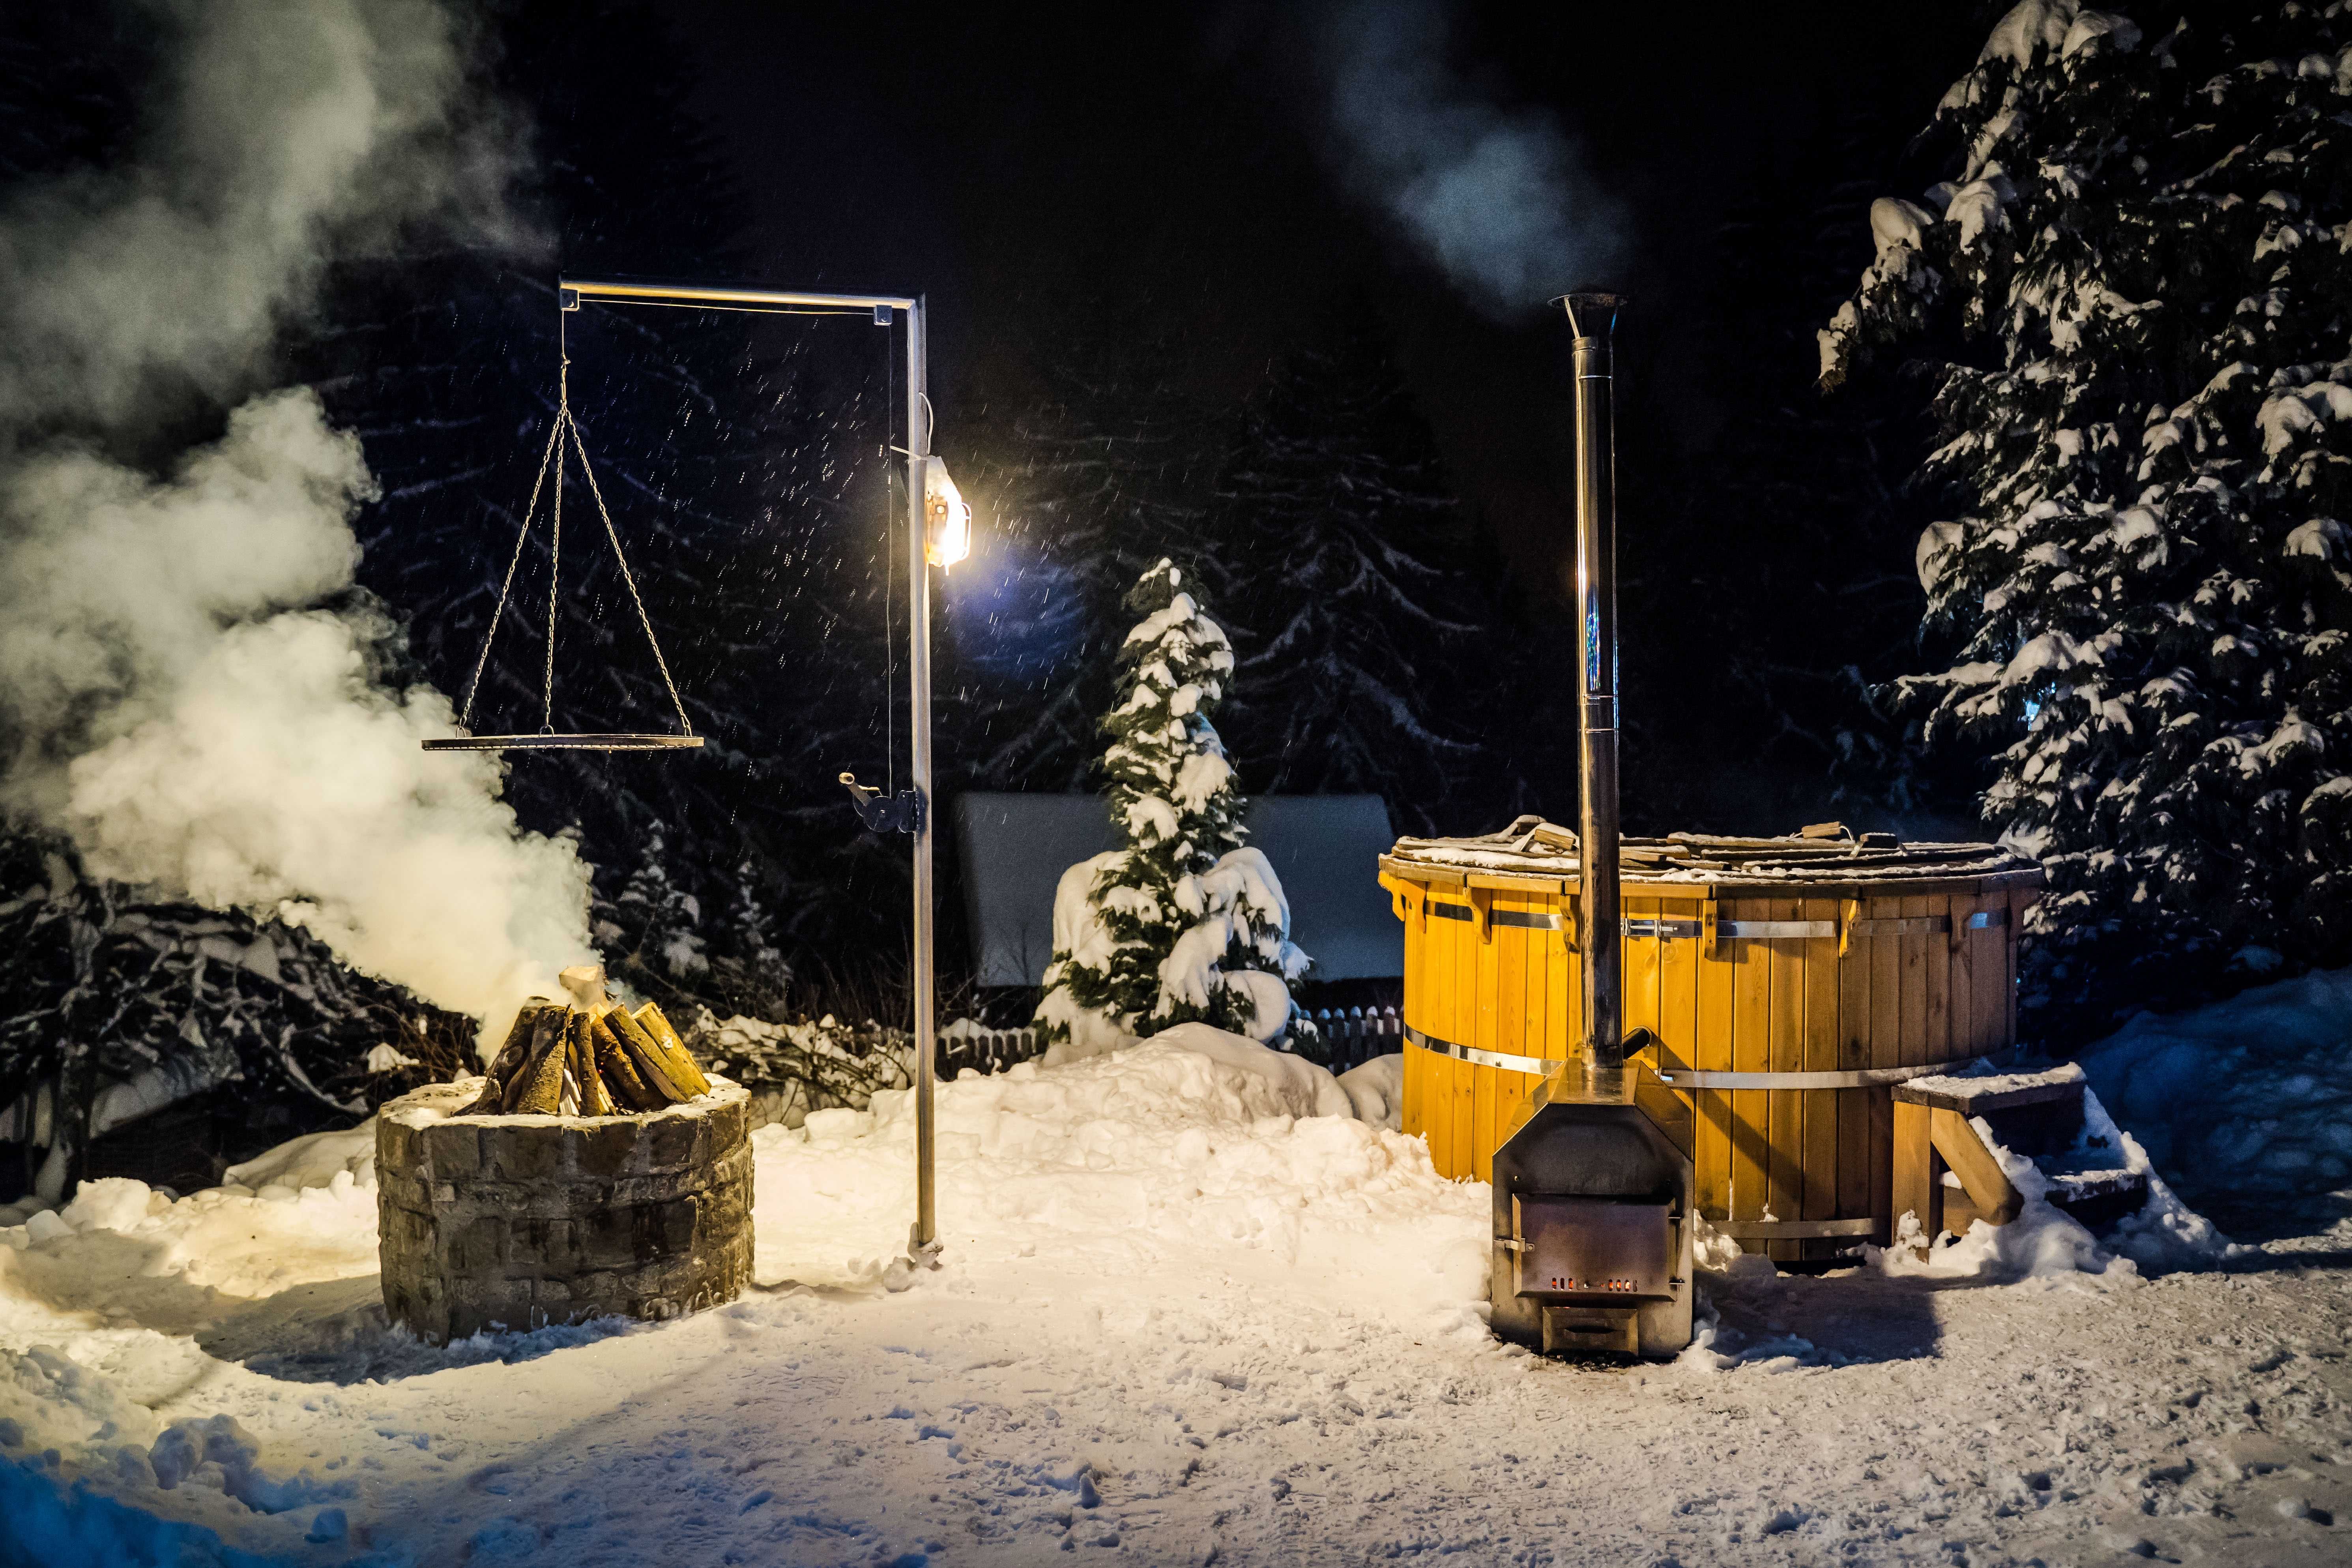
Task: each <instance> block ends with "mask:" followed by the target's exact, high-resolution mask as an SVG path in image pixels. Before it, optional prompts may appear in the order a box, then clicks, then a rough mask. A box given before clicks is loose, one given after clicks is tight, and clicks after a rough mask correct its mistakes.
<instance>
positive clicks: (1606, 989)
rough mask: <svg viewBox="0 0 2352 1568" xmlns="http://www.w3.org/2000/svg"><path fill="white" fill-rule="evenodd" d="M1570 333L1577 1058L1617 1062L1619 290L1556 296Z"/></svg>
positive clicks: (1620, 964) (1621, 1053)
mask: <svg viewBox="0 0 2352 1568" xmlns="http://www.w3.org/2000/svg"><path fill="white" fill-rule="evenodd" d="M1559 303H1561V304H1562V305H1564V306H1565V307H1566V308H1567V310H1568V324H1569V328H1570V331H1573V332H1574V333H1575V334H1576V342H1575V346H1574V349H1573V350H1572V357H1573V359H1574V363H1575V374H1576V604H1577V616H1576V666H1577V669H1578V671H1579V672H1580V700H1579V702H1578V704H1577V710H1576V714H1577V721H1576V742H1577V745H1576V752H1577V788H1578V795H1579V799H1578V802H1577V812H1576V837H1577V851H1578V862H1579V866H1580V871H1581V876H1580V882H1581V884H1582V887H1581V891H1580V894H1579V896H1578V900H1577V924H1578V927H1579V934H1580V945H1581V946H1582V948H1583V955H1584V1020H1583V1022H1584V1040H1585V1051H1586V1061H1587V1062H1588V1064H1589V1065H1590V1067H1591V1068H1592V1069H1594V1070H1614V1069H1617V1068H1622V1067H1623V1066H1624V1065H1625V1009H1624V967H1625V954H1624V944H1623V942H1622V940H1621V938H1620V936H1619V934H1618V933H1619V932H1620V931H1621V930H1622V928H1623V917H1622V912H1621V911H1620V909H1619V898H1618V883H1617V847H1618V843H1617V836H1618V830H1619V829H1618V820H1619V819H1618V810H1617V440H1616V429H1615V416H1614V409H1613V407H1612V403H1613V397H1614V391H1615V374H1614V370H1613V367H1612V355H1611V352H1610V345H1611V339H1612V334H1614V332H1615V331H1616V328H1617V312H1618V310H1620V309H1622V307H1623V305H1624V303H1625V297H1624V296H1623V295H1622V294H1604V293H1599V292H1594V291H1589V290H1580V291H1578V292H1575V293H1571V294H1568V295H1564V296H1563V297H1562V298H1561V300H1560V301H1559Z"/></svg>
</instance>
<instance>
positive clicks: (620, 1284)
mask: <svg viewBox="0 0 2352 1568" xmlns="http://www.w3.org/2000/svg"><path fill="white" fill-rule="evenodd" d="M480 1089H481V1080H480V1079H465V1080H461V1081H459V1082H457V1083H454V1084H447V1083H440V1084H428V1085H426V1086H425V1088H423V1089H417V1090H415V1092H414V1093H410V1094H404V1095H403V1096H401V1097H400V1098H399V1099H398V1100H392V1101H390V1102H388V1103H386V1104H385V1105H384V1106H383V1109H382V1110H380V1111H378V1112H377V1121H376V1139H375V1151H376V1194H377V1196H376V1205H377V1215H378V1218H379V1221H380V1239H379V1241H378V1254H379V1256H380V1258H382V1261H383V1303H384V1308H385V1310H387V1311H388V1312H389V1313H390V1314H391V1316H392V1318H393V1321H395V1322H400V1323H405V1324H406V1325H407V1326H408V1327H409V1329H410V1330H411V1331H414V1332H415V1334H416V1335H417V1337H418V1338H420V1339H422V1340H425V1342H428V1343H432V1344H445V1343H446V1342H449V1341H450V1340H453V1339H463V1338H465V1337H466V1336H467V1335H468V1334H473V1333H477V1332H479V1331H482V1330H485V1329H497V1328H508V1329H537V1328H543V1327H545V1326H547V1325H548V1324H551V1323H576V1322H582V1321H586V1320H587V1319H590V1318H596V1317H604V1316H609V1315H614V1314H618V1315H620V1316H624V1317H631V1318H644V1319H652V1320H659V1319H664V1318H675V1317H679V1316H682V1315H684V1314H686V1313H688V1312H695V1311H699V1310H702V1309H704V1308H706V1307H716V1306H719V1305H720V1304H722V1303H724V1302H727V1301H731V1300H734V1299H735V1298H736V1297H737V1296H738V1295H739V1294H740V1293H741V1291H742V1289H743V1285H744V1282H745V1281H746V1280H747V1279H750V1278H751V1142H750V1137H751V1131H750V1129H751V1118H750V1114H749V1113H750V1108H751V1096H750V1095H749V1094H748V1093H746V1092H745V1091H744V1090H743V1089H742V1088H740V1086H739V1085H736V1084H733V1083H730V1082H728V1081H727V1080H726V1079H719V1078H714V1079H712V1080H711V1092H710V1093H709V1094H707V1095H703V1096H701V1097H700V1098H698V1099H697V1100H689V1101H688V1102H687V1103H685V1104H683V1105H673V1106H668V1107H666V1108H665V1109H663V1110H653V1111H646V1112H643V1113H641V1114H637V1115H629V1116H596V1117H586V1116H459V1115H455V1114H453V1112H455V1111H456V1110H458V1109H459V1108H460V1107H462V1106H464V1105H466V1104H467V1102H468V1101H470V1100H473V1099H474V1097H475V1096H476V1095H477V1094H478V1092H479V1090H480Z"/></svg>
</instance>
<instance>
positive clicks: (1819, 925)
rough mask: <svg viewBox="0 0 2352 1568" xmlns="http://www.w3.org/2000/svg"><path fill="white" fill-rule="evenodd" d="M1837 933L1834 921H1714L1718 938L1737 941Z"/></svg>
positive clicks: (1832, 934)
mask: <svg viewBox="0 0 2352 1568" xmlns="http://www.w3.org/2000/svg"><path fill="white" fill-rule="evenodd" d="M1865 923H1866V922H1865ZM1837 933H1838V928H1837V921H1716V922H1715V934H1716V936H1717V938H1718V939H1730V940H1736V941H1739V942H1759V941H1760V942H1772V941H1777V940H1786V939H1790V938H1797V937H1820V936H1835V935H1837Z"/></svg>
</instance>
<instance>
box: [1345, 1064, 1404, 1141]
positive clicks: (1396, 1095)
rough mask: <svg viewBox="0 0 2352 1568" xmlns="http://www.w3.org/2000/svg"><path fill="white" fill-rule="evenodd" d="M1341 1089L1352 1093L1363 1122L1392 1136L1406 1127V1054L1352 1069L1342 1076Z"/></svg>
mask: <svg viewBox="0 0 2352 1568" xmlns="http://www.w3.org/2000/svg"><path fill="white" fill-rule="evenodd" d="M1339 1087H1340V1088H1341V1089H1345V1090H1347V1091H1348V1099H1349V1102H1350V1103H1352V1104H1353V1105H1354V1106H1355V1108H1356V1120H1358V1121H1369V1122H1370V1123H1371V1124H1372V1125H1373V1126H1375V1127H1385V1128H1387V1129H1388V1130H1389V1131H1391V1132H1394V1131H1398V1130H1400V1129H1401V1128H1402V1126H1403V1125H1404V1053H1403V1052H1402V1051H1391V1053H1389V1054H1388V1055H1387V1056H1384V1057H1374V1058H1372V1059H1371V1060H1370V1061H1368V1062H1365V1063H1363V1064H1361V1065H1360V1066H1358V1067H1352V1068H1349V1069H1348V1070H1347V1071H1346V1072H1343V1073H1341V1074H1340V1075H1339Z"/></svg>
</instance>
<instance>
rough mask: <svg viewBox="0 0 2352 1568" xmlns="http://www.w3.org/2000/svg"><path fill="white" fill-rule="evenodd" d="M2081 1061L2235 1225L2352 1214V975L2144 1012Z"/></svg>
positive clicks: (2276, 1225) (2182, 1181) (2283, 1225)
mask: <svg viewBox="0 0 2352 1568" xmlns="http://www.w3.org/2000/svg"><path fill="white" fill-rule="evenodd" d="M2081 1059H2082V1065H2083V1069H2084V1071H2085V1072H2086V1073H2088V1074H2089V1075H2090V1079H2091V1082H2092V1084H2093V1085H2094V1086H2095V1087H2096V1089H2097V1090H2098V1092H2099V1096H2100V1098H2101V1099H2102V1100H2104V1101H2105V1103H2107V1104H2109V1105H2111V1106H2113V1107H2114V1108H2115V1110H2116V1116H2117V1119H2118V1120H2120V1121H2122V1122H2123V1123H2124V1124H2125V1125H2126V1126H2127V1127H2129V1128H2131V1129H2132V1130H2133V1131H2135V1132H2136V1133H2137V1135H2138V1136H2139V1138H2140V1139H2141V1140H2142V1141H2143V1142H2145V1143H2146V1145H2147V1152H2148V1155H2149V1156H2150V1158H2151V1159H2152V1160H2153V1162H2154V1163H2155V1164H2156V1165H2157V1167H2158V1168H2159V1169H2161V1170H2162V1171H2164V1172H2165V1173H2166V1174H2167V1175H2168V1177H2169V1178H2170V1179H2171V1180H2172V1181H2173V1182H2174V1183H2176V1184H2179V1186H2180V1187H2181V1189H2182V1190H2183V1191H2184V1192H2186V1193H2188V1194H2189V1195H2190V1196H2191V1197H2192V1198H2193V1199H2194V1200H2195V1201H2196V1202H2197V1204H2198V1205H2199V1206H2200V1207H2202V1208H2208V1209H2210V1210H2214V1211H2217V1212H2220V1213H2221V1214H2222V1215H2224V1217H2225V1219H2226V1220H2227V1222H2228V1223H2229V1224H2230V1225H2231V1227H2232V1228H2234V1229H2238V1230H2241V1231H2242V1232H2248V1233H2252V1234H2277V1233H2278V1232H2280V1231H2282V1230H2284V1229H2288V1228H2292V1227H2293V1226H2296V1225H2298V1224H2313V1223H2318V1224H2324V1223H2326V1222H2327V1221H2329V1220H2332V1219H2335V1218H2336V1217H2339V1216H2341V1215H2344V1214H2345V1213H2346V1212H2347V1209H2352V970H2336V971H2334V972H2332V973H2313V974H2306V975H2304V976H2302V977H2301V978H2300V979H2295V980H2288V981H2283V982H2281V983H2279V984H2275V985H2265V986H2262V987H2259V988H2257V989H2254V990H2251V991H2245V992H2242V993H2241V994H2238V995H2236V996H2233V997H2231V998H2230V999H2229V1000H2227V1001H2224V1002H2219V1003H2215V1004H2214V1005H2210V1006H2207V1007H2201V1008H2199V1009H2197V1010H2196V1011H2194V1012H2189V1013H2180V1014H2173V1015H2168V1016H2158V1015H2156V1014H2152V1013H2144V1014H2142V1015H2140V1016H2138V1017H2137V1018H2134V1019H2133V1020H2132V1021H2131V1022H2130V1023H2129V1024H2127V1025H2126V1026H2124V1027H2123V1028H2121V1029H2119V1030H2117V1031H2116V1033H2115V1034H2114V1035H2112V1036H2110V1037H2107V1038H2106V1039H2105V1040H2103V1041H2101V1042H2099V1043H2098V1044H2097V1045H2095V1046H2093V1047H2091V1048H2090V1049H2089V1050H2087V1051H2085V1052H2084V1054H2083V1057H2082V1058H2081Z"/></svg>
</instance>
